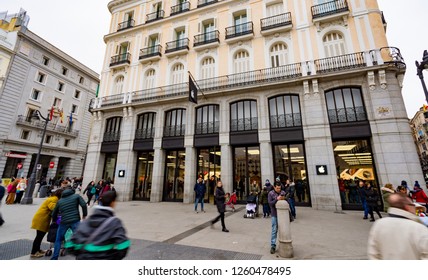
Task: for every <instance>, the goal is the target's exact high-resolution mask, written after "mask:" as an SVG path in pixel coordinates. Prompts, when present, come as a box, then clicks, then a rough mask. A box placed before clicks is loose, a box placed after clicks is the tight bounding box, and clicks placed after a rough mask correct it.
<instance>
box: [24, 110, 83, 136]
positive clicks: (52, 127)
mask: <svg viewBox="0 0 428 280" xmlns="http://www.w3.org/2000/svg"><path fill="white" fill-rule="evenodd" d="M16 124H19V125H24V126H28V127H33V128H34V127H37V128H40V129H43V127H44V125H45V122H44V121H41V120H36V119H32V118H31V117H26V116H23V115H19V116H18V119H17V120H16ZM46 130H48V131H50V132H57V133H60V134H63V135H67V136H72V137H77V136H78V135H79V131H78V130H75V129H70V127H69V126H67V125H60V124H54V123H52V122H49V123H48V125H47V127H46Z"/></svg>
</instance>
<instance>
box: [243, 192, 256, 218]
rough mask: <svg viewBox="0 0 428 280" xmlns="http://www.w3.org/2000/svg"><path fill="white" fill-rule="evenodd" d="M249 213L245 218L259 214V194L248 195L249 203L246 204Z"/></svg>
mask: <svg viewBox="0 0 428 280" xmlns="http://www.w3.org/2000/svg"><path fill="white" fill-rule="evenodd" d="M245 209H246V211H247V213H246V214H245V215H244V218H251V219H254V218H255V217H258V216H259V198H258V196H257V195H254V194H250V195H249V196H248V197H247V205H245Z"/></svg>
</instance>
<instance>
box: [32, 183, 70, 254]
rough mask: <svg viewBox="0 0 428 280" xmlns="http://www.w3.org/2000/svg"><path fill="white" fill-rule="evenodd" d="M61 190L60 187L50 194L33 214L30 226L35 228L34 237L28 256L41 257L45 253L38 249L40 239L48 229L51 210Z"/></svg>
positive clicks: (40, 242)
mask: <svg viewBox="0 0 428 280" xmlns="http://www.w3.org/2000/svg"><path fill="white" fill-rule="evenodd" d="M62 192H63V190H62V189H57V190H56V191H55V192H54V194H53V195H52V196H50V197H48V198H47V199H46V200H45V201H44V202H43V203H42V204H41V205H40V207H39V210H37V212H36V214H34V217H33V220H32V222H31V228H32V229H35V230H36V238H35V239H34V241H33V247H32V249H31V254H30V257H32V258H41V257H43V256H44V255H45V253H46V252H45V251H42V250H40V245H41V244H42V240H43V238H44V237H45V235H46V233H47V232H48V231H49V225H50V222H51V217H52V211H53V210H54V209H55V206H56V204H57V202H58V200H59V199H60V197H61V194H62Z"/></svg>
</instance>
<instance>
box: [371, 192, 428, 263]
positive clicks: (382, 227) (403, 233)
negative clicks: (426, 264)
mask: <svg viewBox="0 0 428 280" xmlns="http://www.w3.org/2000/svg"><path fill="white" fill-rule="evenodd" d="M389 205H390V207H389V209H388V214H389V217H385V218H383V219H380V220H377V221H376V222H375V223H374V224H373V226H372V228H371V229H370V232H369V239H368V247H367V254H368V257H369V259H371V260H422V259H428V230H427V228H426V226H425V225H423V224H422V222H421V221H420V219H419V217H418V216H416V215H415V212H416V210H415V205H414V204H413V203H412V200H411V199H410V198H408V197H407V196H404V195H400V194H391V195H390V196H389Z"/></svg>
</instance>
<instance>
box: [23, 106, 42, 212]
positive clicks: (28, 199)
mask: <svg viewBox="0 0 428 280" xmlns="http://www.w3.org/2000/svg"><path fill="white" fill-rule="evenodd" d="M31 118H34V119H39V120H40V119H42V120H44V121H45V126H44V127H43V133H42V139H41V140H40V145H39V151H38V153H37V157H36V161H35V162H34V166H33V171H32V172H31V176H30V180H29V181H28V187H27V190H26V191H25V193H24V198H23V199H22V200H21V204H32V203H33V192H34V188H35V186H36V173H37V165H38V164H39V159H40V153H41V152H42V147H43V141H44V140H45V134H46V128H47V127H48V123H49V116H47V117H46V118H45V117H43V116H42V113H40V111H39V110H36V111H34V113H33V115H32V116H31Z"/></svg>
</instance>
